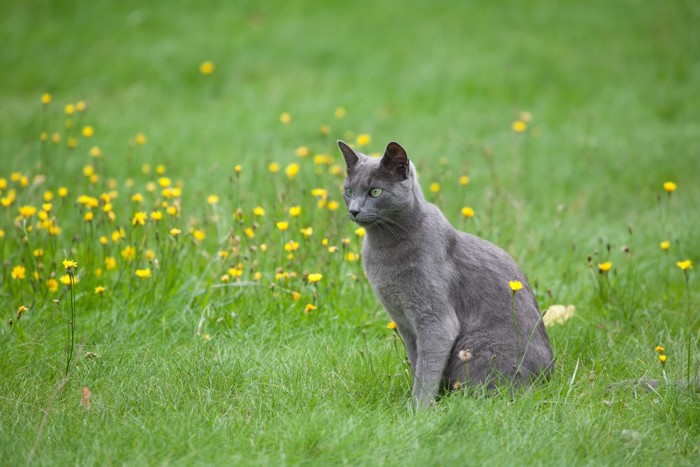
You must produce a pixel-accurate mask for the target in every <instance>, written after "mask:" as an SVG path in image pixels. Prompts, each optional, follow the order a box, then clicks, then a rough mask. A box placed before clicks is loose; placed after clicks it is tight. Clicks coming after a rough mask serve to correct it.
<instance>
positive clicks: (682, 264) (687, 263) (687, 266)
mask: <svg viewBox="0 0 700 467" xmlns="http://www.w3.org/2000/svg"><path fill="white" fill-rule="evenodd" d="M676 266H678V267H679V268H681V269H682V270H683V271H687V270H688V269H693V263H692V262H691V261H690V260H689V259H686V260H685V261H677V262H676Z"/></svg>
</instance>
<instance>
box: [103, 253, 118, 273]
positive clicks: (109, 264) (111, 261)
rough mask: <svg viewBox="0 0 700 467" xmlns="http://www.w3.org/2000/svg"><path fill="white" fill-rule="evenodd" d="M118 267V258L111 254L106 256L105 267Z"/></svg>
mask: <svg viewBox="0 0 700 467" xmlns="http://www.w3.org/2000/svg"><path fill="white" fill-rule="evenodd" d="M116 267H117V260H116V259H114V258H113V257H111V256H108V257H106V258H105V268H107V270H111V269H114V268H116Z"/></svg>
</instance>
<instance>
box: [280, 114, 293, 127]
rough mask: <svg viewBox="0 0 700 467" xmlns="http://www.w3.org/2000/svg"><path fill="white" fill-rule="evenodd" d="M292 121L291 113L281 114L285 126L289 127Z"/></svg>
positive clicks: (281, 120)
mask: <svg viewBox="0 0 700 467" xmlns="http://www.w3.org/2000/svg"><path fill="white" fill-rule="evenodd" d="M291 121H292V116H291V115H289V112H282V113H281V114H280V122H282V123H283V124H285V125H287V124H288V123H289V122H291Z"/></svg>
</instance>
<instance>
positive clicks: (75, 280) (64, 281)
mask: <svg viewBox="0 0 700 467" xmlns="http://www.w3.org/2000/svg"><path fill="white" fill-rule="evenodd" d="M70 278H71V276H70V275H69V274H64V275H62V276H61V277H60V278H59V279H58V280H59V281H60V282H61V284H63V285H65V286H70V285H71V281H70ZM78 281H79V279H78V278H77V277H75V276H73V283H74V284H77V283H78Z"/></svg>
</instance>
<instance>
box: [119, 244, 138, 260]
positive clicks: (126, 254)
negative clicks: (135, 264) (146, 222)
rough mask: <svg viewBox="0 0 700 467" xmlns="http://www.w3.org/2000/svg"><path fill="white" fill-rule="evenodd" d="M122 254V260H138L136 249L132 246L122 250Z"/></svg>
mask: <svg viewBox="0 0 700 467" xmlns="http://www.w3.org/2000/svg"><path fill="white" fill-rule="evenodd" d="M121 254H122V258H124V259H125V260H127V261H131V260H133V259H134V258H136V248H135V247H133V246H131V245H128V246H126V248H124V249H123V250H122V252H121Z"/></svg>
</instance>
